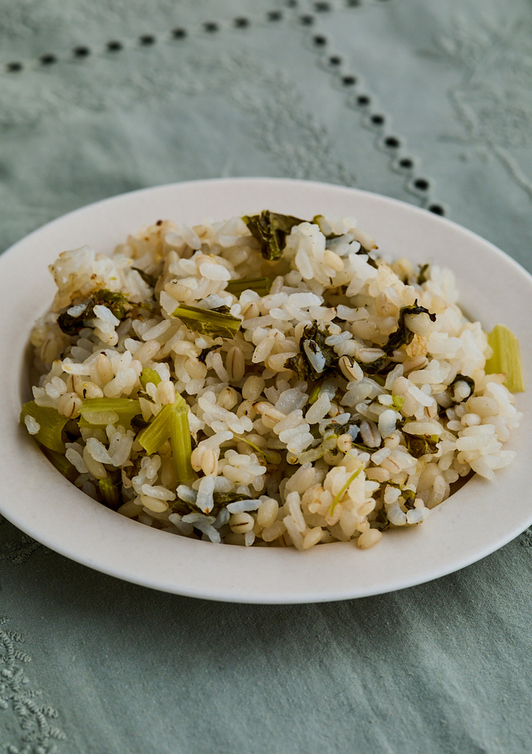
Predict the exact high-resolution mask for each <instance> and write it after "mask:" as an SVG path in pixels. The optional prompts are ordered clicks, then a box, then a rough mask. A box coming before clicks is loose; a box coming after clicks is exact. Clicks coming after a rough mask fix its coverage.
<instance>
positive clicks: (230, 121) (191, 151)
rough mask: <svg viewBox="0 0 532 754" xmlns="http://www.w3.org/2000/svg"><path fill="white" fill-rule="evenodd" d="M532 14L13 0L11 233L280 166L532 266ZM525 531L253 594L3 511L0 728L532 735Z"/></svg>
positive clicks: (71, 744) (509, 738) (231, 740)
mask: <svg viewBox="0 0 532 754" xmlns="http://www.w3.org/2000/svg"><path fill="white" fill-rule="evenodd" d="M531 33H532V6H531V5H530V2H528V0H508V2H507V3H505V4H504V7H503V6H502V5H501V4H500V3H498V2H496V0H449V1H448V2H446V3H437V2H436V0H432V1H430V0H404V1H403V2H400V1H399V0H357V1H354V0H351V2H349V0H331V1H330V2H312V3H311V2H304V1H303V0H300V1H299V2H295V1H294V2H286V3H285V2H279V1H275V0H272V1H271V2H265V0H254V1H253V2H252V0H240V1H238V0H225V1H224V2H222V0H197V1H196V2H195V3H192V2H190V3H187V2H185V1H184V0H182V1H181V2H176V1H174V2H171V0H100V2H97V3H95V2H88V0H71V2H70V3H68V4H65V3H60V2H59V0H41V2H40V3H38V4H37V3H34V2H31V0H4V2H3V4H2V10H1V16H0V41H1V44H0V133H1V138H0V215H1V222H0V248H1V249H2V250H3V249H6V248H7V247H8V246H9V245H10V244H11V243H13V242H15V241H16V240H18V239H19V238H21V237H22V236H24V235H25V234H26V233H27V232H29V231H31V230H33V229H34V228H36V227H38V226H39V225H41V224H43V223H44V222H46V221H48V220H51V219H53V218H54V217H57V216H59V215H61V214H63V213H65V212H67V211H69V210H71V209H73V208H76V207H80V206H83V205H84V204H87V203H89V202H92V201H95V200H98V199H101V198H105V197H107V196H111V195H113V194H117V193H121V192H124V191H128V190H131V189H136V188H140V187H144V186H151V185H156V184H160V183H167V182H174V181H181V180H188V179H194V178H206V177H218V176H246V175H265V176H287V177H297V178H305V179H312V180H320V181H326V182H332V183H341V184H345V185H351V186H356V187H358V188H362V189H367V190H370V191H376V192H379V193H383V194H386V195H389V196H393V197H396V198H399V199H402V200H405V201H408V202H411V203H414V204H417V205H420V206H424V207H426V208H427V209H428V210H430V211H433V212H436V213H439V214H442V213H443V214H445V215H446V216H448V217H449V218H451V219H453V220H455V221H457V222H459V223H461V224H462V225H465V226H466V227H468V228H470V229H472V230H474V231H476V232H477V233H479V234H480V235H482V236H484V237H485V238H487V239H488V240H490V241H492V242H494V243H495V244H497V245H498V246H500V247H501V248H503V249H504V250H505V251H507V252H508V253H509V254H510V255H511V256H512V257H514V258H515V259H517V260H518V261H519V262H520V263H521V264H523V265H524V266H525V267H526V268H528V269H529V270H532V255H531V252H530V249H531V247H532V223H531V221H530V219H531V198H532V150H531V143H532V86H531V85H532V45H531V42H530V40H531V38H532V36H531ZM1 494H2V493H1V491H0V495H1ZM531 544H532V535H531V534H529V533H524V534H523V535H521V537H520V538H518V539H517V540H515V541H514V542H512V543H511V544H509V545H507V546H506V547H504V548H503V549H502V550H500V551H499V552H497V553H495V554H494V555H491V556H490V557H488V558H486V559H484V560H483V561H482V562H480V563H477V564H475V565H473V566H470V567H469V568H467V569H465V570H463V571H461V572H459V573H456V574H454V575H451V576H448V577H446V578H443V579H440V580H439V581H437V582H433V583H429V584H426V585H423V586H419V587H415V588H411V589H408V590H405V591H401V592H398V593H395V594H389V595H383V596H380V597H373V598H368V599H363V600H358V601H346V602H342V603H330V604H321V605H309V606H294V607H292V606H285V607H279V606H276V607H272V606H263V607H261V606H239V605H232V604H219V603H215V602H204V601H200V600H192V599H187V598H181V597H178V596H174V595H167V594H161V593H157V592H152V591H150V590H147V589H144V588H141V587H136V586H134V585H130V584H125V583H122V582H120V581H118V580H115V579H113V578H110V577H107V576H104V575H101V574H99V573H97V572H94V571H91V570H89V569H87V568H84V567H82V566H80V565H77V564H75V563H72V562H70V561H68V560H66V559H65V558H63V557H61V556H59V555H56V554H54V553H52V552H49V551H47V550H46V549H45V548H43V547H42V546H41V545H39V544H37V543H36V542H33V541H32V540H30V539H29V538H27V537H26V536H25V535H24V534H23V533H21V532H19V531H17V530H16V529H15V528H14V527H13V526H12V525H11V524H10V523H8V522H7V521H3V522H2V524H1V525H0V621H1V625H0V747H3V748H0V750H1V751H5V752H9V754H30V753H31V754H42V753H43V752H54V751H55V752H57V754H70V753H71V752H91V753H94V754H100V753H109V754H115V753H116V754H118V753H121V752H134V753H135V754H136V753H137V752H138V754H145V753H146V752H161V753H166V752H168V754H173V753H174V752H183V754H185V753H186V754H188V753H189V752H224V753H225V752H227V753H228V754H229V753H232V752H235V751H244V752H305V754H309V753H311V752H323V751H325V752H328V751H331V752H333V751H335V752H336V751H337V752H393V754H397V753H402V752H404V753H405V754H413V753H414V752H420V753H422V754H426V753H429V754H432V752H445V753H447V752H460V753H462V752H467V753H469V752H501V753H502V752H504V753H506V752H528V751H530V750H531V748H532V744H531V742H530V733H531V731H532V723H531V720H530V703H531V696H532V694H531V690H530V677H531V671H532V660H531V652H530V649H531V644H532V625H531V621H530V609H531V605H532V588H531V586H530V584H531V578H530V576H531V575H532V574H531V571H532V552H531V549H530V545H531Z"/></svg>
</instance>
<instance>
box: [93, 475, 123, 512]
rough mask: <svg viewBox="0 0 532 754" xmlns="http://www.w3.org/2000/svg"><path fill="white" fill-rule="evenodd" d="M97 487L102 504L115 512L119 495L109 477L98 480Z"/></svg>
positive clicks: (118, 505) (118, 504) (118, 502)
mask: <svg viewBox="0 0 532 754" xmlns="http://www.w3.org/2000/svg"><path fill="white" fill-rule="evenodd" d="M98 487H99V489H100V495H101V498H102V502H103V503H104V505H106V506H107V507H108V508H112V509H113V510H117V509H118V508H119V507H120V502H121V501H120V493H119V492H118V490H117V488H116V485H115V484H114V482H113V481H112V479H111V478H110V477H105V479H98Z"/></svg>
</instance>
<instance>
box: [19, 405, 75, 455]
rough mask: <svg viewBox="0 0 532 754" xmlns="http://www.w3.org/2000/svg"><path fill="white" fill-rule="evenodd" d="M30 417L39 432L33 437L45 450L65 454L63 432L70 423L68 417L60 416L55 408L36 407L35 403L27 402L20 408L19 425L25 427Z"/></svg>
mask: <svg viewBox="0 0 532 754" xmlns="http://www.w3.org/2000/svg"><path fill="white" fill-rule="evenodd" d="M27 416H31V417H32V419H35V421H36V422H37V424H38V425H39V431H38V432H37V433H36V434H34V435H33V437H34V438H35V439H36V440H37V441H38V442H39V443H40V444H41V445H44V447H45V448H49V450H53V451H55V452H56V453H64V452H65V443H64V442H63V430H64V428H65V425H66V424H67V423H68V422H69V421H70V419H69V417H68V416H61V414H59V413H58V412H57V411H56V409H55V408H49V407H47V406H38V405H37V404H36V403H35V401H29V402H28V403H25V404H24V405H23V406H22V410H21V412H20V423H21V424H24V425H25V419H26V417H27Z"/></svg>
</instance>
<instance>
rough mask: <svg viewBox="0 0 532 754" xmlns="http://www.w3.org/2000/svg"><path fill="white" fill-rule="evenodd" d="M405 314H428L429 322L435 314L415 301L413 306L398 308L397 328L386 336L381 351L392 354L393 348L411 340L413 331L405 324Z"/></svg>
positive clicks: (434, 317) (405, 344) (406, 343)
mask: <svg viewBox="0 0 532 754" xmlns="http://www.w3.org/2000/svg"><path fill="white" fill-rule="evenodd" d="M407 314H428V315H429V318H430V321H431V322H435V321H436V315H435V314H433V313H432V312H429V310H428V309H425V307H424V306H418V303H417V301H416V302H415V303H414V305H413V306H403V307H402V308H401V309H400V310H399V319H398V320H397V330H394V332H393V333H392V334H391V335H390V337H389V338H388V342H387V343H386V345H384V346H383V347H382V349H383V351H385V352H386V353H387V354H392V353H393V352H394V351H395V350H397V349H398V348H401V346H407V345H408V344H409V343H411V342H412V339H413V337H414V333H413V332H412V330H410V329H409V328H408V327H407V326H406V325H405V316H406V315H407Z"/></svg>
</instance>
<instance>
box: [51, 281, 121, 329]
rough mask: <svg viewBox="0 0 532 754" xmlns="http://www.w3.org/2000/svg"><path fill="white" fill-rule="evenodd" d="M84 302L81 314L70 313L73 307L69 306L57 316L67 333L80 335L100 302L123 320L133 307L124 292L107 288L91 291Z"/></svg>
mask: <svg viewBox="0 0 532 754" xmlns="http://www.w3.org/2000/svg"><path fill="white" fill-rule="evenodd" d="M84 304H85V308H84V309H83V311H82V312H81V313H80V314H78V315H76V316H71V315H70V314H68V310H69V309H71V308H72V307H71V306H69V307H68V309H66V310H65V311H64V312H63V313H62V314H60V315H59V317H58V318H57V324H58V325H59V327H60V328H61V330H62V331H63V332H64V333H65V335H79V332H80V330H82V329H83V328H84V327H86V326H87V324H88V322H89V320H91V319H92V318H93V316H94V307H95V306H98V304H100V305H102V306H105V307H106V308H107V309H109V310H110V311H111V312H112V313H113V314H114V316H115V317H116V318H117V319H119V320H123V319H124V317H125V316H126V314H127V312H128V311H129V310H130V309H131V308H132V305H131V304H130V303H129V301H128V298H127V296H126V295H125V294H124V293H120V291H108V290H107V289H106V288H102V290H99V291H95V292H94V293H91V295H90V296H89V297H88V299H87V300H86V301H85V302H84Z"/></svg>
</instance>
